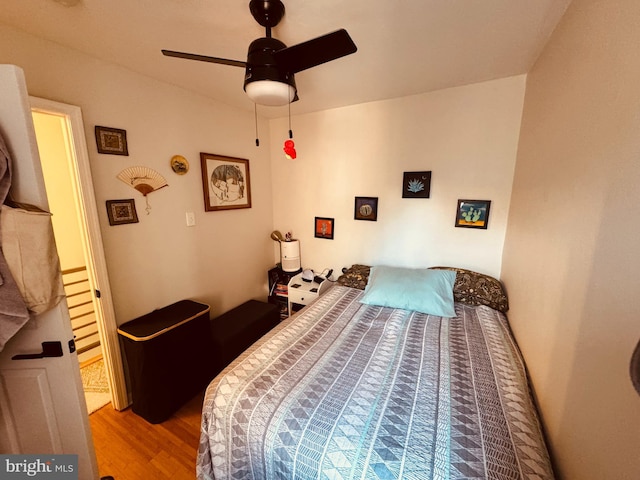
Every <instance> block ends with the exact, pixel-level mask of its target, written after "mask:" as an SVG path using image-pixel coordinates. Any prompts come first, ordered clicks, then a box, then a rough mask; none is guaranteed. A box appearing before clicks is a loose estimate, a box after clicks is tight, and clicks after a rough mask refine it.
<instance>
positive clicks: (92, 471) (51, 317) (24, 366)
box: [0, 65, 99, 479]
mask: <svg viewBox="0 0 640 480" xmlns="http://www.w3.org/2000/svg"><path fill="white" fill-rule="evenodd" d="M0 132H2V134H3V137H4V139H5V142H6V143H7V147H8V148H9V152H10V153H11V155H12V159H13V163H12V165H13V181H12V189H11V193H12V196H13V199H14V200H16V201H19V202H26V203H30V204H32V205H36V206H38V207H40V208H42V209H44V210H47V209H48V203H47V196H46V192H45V187H44V181H43V178H42V169H41V166H40V159H39V156H38V149H37V145H36V139H35V133H34V129H33V122H32V119H31V111H30V106H29V97H28V94H27V90H26V84H25V81H24V74H23V72H22V70H21V69H20V68H18V67H15V66H13V65H0ZM72 339H73V333H72V330H71V323H70V321H69V311H68V309H67V307H66V304H65V302H60V303H59V304H58V305H57V306H56V307H55V308H53V309H52V310H49V311H48V312H46V313H44V314H42V315H37V316H33V317H32V318H31V319H30V320H29V322H28V323H27V324H26V325H25V326H24V327H23V328H22V329H21V330H20V331H19V332H18V334H16V335H15V336H14V337H13V338H12V339H11V340H9V342H8V343H7V344H6V345H5V348H4V350H3V351H2V352H0V452H2V453H23V454H46V453H52V454H76V455H78V470H79V471H78V473H79V478H82V479H85V478H86V479H92V478H93V479H97V478H98V476H99V475H98V464H97V461H96V456H95V451H94V448H93V440H92V437H91V430H90V427H89V416H88V415H87V410H86V403H85V399H84V395H83V391H82V380H81V378H80V368H79V366H78V358H77V355H76V354H75V353H74V352H73V350H74V349H73V348H72ZM43 342H60V344H61V346H62V356H59V357H50V358H36V359H26V360H16V359H13V357H15V356H17V355H25V354H27V355H28V354H37V353H39V352H41V351H42V343H43Z"/></svg>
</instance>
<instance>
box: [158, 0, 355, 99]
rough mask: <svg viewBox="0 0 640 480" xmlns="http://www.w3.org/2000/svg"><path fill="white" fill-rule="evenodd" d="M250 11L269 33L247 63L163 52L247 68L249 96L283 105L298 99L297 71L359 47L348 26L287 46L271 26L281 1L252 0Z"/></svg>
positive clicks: (279, 12) (253, 46)
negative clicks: (347, 28) (273, 31)
mask: <svg viewBox="0 0 640 480" xmlns="http://www.w3.org/2000/svg"><path fill="white" fill-rule="evenodd" d="M249 10H250V11H251V15H253V18H254V19H255V20H256V22H258V23H259V24H260V25H262V26H263V27H265V30H266V33H265V36H264V37H262V38H258V39H256V40H254V41H253V42H251V44H250V45H249V52H248V54H247V61H246V62H243V61H240V60H228V59H226V58H217V57H209V56H206V55H196V54H193V53H184V52H176V51H172V50H162V53H163V54H164V55H166V56H168V57H178V58H184V59H187V60H198V61H201V62H210V63H219V64H222V65H231V66H233V67H243V68H245V69H246V70H245V77H244V90H245V92H247V95H248V96H249V98H251V99H252V100H253V101H254V102H255V103H257V104H260V105H269V106H280V105H286V104H288V103H291V102H294V101H296V100H298V93H297V89H296V82H295V79H294V74H296V73H298V72H301V71H303V70H306V69H308V68H311V67H315V66H317V65H321V64H323V63H326V62H330V61H332V60H336V59H338V58H341V57H344V56H346V55H350V54H352V53H355V52H356V50H357V47H356V45H355V43H354V42H353V40H352V39H351V37H350V36H349V34H348V33H347V31H346V30H344V29H340V30H337V31H335V32H333V33H328V34H326V35H323V36H321V37H317V38H314V39H312V40H309V41H306V42H303V43H299V44H297V45H293V46H291V47H287V46H286V45H285V44H284V43H282V42H281V41H280V40H278V39H276V38H273V37H272V36H271V29H272V28H273V27H275V26H276V25H277V24H278V23H279V22H280V20H282V17H283V16H284V4H283V3H282V1H281V0H251V1H250V2H249Z"/></svg>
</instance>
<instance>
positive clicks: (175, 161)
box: [171, 155, 189, 175]
mask: <svg viewBox="0 0 640 480" xmlns="http://www.w3.org/2000/svg"><path fill="white" fill-rule="evenodd" d="M171 170H173V171H174V172H176V173H177V174H178V175H184V174H185V173H187V172H188V171H189V162H188V161H187V159H186V158H184V157H183V156H182V155H174V156H173V157H171Z"/></svg>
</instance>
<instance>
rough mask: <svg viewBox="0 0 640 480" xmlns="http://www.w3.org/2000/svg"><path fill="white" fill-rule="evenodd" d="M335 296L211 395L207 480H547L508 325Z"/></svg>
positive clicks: (258, 347) (481, 316) (337, 289)
mask: <svg viewBox="0 0 640 480" xmlns="http://www.w3.org/2000/svg"><path fill="white" fill-rule="evenodd" d="M362 293H363V292H362V291H360V290H356V289H352V288H348V287H343V286H334V287H332V288H331V289H330V290H329V291H328V292H327V293H326V294H324V295H323V296H321V297H320V298H319V299H318V300H316V301H315V302H314V303H312V304H311V305H309V306H308V307H306V308H305V309H304V310H303V311H302V312H300V313H299V314H298V315H296V316H294V317H292V318H290V319H289V320H287V321H286V322H283V323H282V324H280V325H279V326H278V327H276V329H274V330H273V331H272V332H270V333H269V334H268V335H267V336H266V337H264V338H263V339H261V340H260V341H259V342H258V343H256V344H255V345H253V347H251V348H250V349H249V350H247V351H246V352H245V353H244V354H243V355H242V356H241V357H239V358H238V359H237V360H236V361H235V362H234V363H232V364H231V365H230V366H229V367H228V368H227V369H225V370H224V371H223V372H222V373H221V374H220V375H219V376H218V377H216V379H214V381H213V382H212V383H211V385H210V386H209V388H208V390H207V393H206V396H205V401H204V406H203V414H202V425H201V428H202V431H201V439H200V448H199V453H198V461H197V466H196V469H197V474H198V478H200V479H216V480H222V479H232V478H233V479H242V480H249V479H269V480H272V479H273V480H275V479H282V480H293V479H312V478H313V479H380V480H382V479H475V478H482V479H485V478H487V479H488V478H490V479H551V478H553V474H552V471H551V467H550V463H549V458H548V454H547V451H546V448H545V446H544V441H543V439H542V435H541V430H540V426H539V422H538V418H537V414H536V412H535V409H534V406H533V404H532V401H531V397H530V394H529V389H528V384H527V380H526V376H525V372H524V368H523V364H522V360H521V357H520V354H519V351H518V349H517V347H516V345H515V343H514V340H513V339H512V337H511V335H510V332H509V329H508V326H507V322H506V319H505V317H504V315H503V314H502V313H499V312H497V311H495V310H492V309H491V308H489V307H485V306H478V307H470V306H465V305H462V304H456V313H457V317H455V318H451V319H444V318H441V317H434V316H430V315H425V314H421V313H416V312H409V311H406V310H394V309H390V308H381V307H372V306H367V305H363V304H361V303H359V302H358V299H359V298H360V296H361V295H362Z"/></svg>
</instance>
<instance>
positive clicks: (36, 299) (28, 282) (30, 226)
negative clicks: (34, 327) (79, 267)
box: [0, 203, 65, 314]
mask: <svg viewBox="0 0 640 480" xmlns="http://www.w3.org/2000/svg"><path fill="white" fill-rule="evenodd" d="M14 206H15V207H16V208H13V207H12V206H9V205H3V206H2V212H1V213H0V233H1V235H2V240H1V244H2V251H3V253H4V258H5V260H6V261H7V265H8V266H9V270H10V271H11V274H12V275H13V278H14V280H15V281H16V284H17V285H18V288H19V289H20V292H21V293H22V297H23V298H24V301H25V303H26V305H27V308H28V309H29V311H30V312H32V313H35V314H39V313H43V312H46V311H47V310H50V309H51V308H53V307H55V306H56V305H57V304H58V303H59V302H60V300H62V299H63V298H64V295H65V293H64V286H63V284H62V276H61V275H60V259H59V258H58V252H57V250H56V243H55V238H54V235H53V225H52V224H51V214H50V213H48V212H45V211H43V210H41V209H39V208H37V207H34V206H32V205H25V204H19V203H17V204H14Z"/></svg>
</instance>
